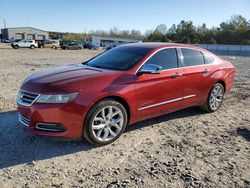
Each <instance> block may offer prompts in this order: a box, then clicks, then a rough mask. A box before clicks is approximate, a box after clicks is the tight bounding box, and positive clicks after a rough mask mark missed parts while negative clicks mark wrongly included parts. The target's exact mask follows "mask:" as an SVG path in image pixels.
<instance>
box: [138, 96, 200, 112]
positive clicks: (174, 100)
mask: <svg viewBox="0 0 250 188" xmlns="http://www.w3.org/2000/svg"><path fill="white" fill-rule="evenodd" d="M195 96H196V95H187V96H184V97H180V98H176V99H172V100H167V101H164V102H160V103H156V104H152V105H149V106H145V107H142V108H138V111H141V110H146V109H148V108H153V107H157V106H161V105H164V104H169V103H172V102H177V101H181V100H185V99H189V98H192V97H195Z"/></svg>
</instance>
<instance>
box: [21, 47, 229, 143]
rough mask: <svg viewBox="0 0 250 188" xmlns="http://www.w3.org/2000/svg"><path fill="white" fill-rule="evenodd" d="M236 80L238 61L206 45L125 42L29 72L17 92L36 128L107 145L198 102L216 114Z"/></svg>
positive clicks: (23, 113)
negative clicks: (136, 125) (130, 127)
mask: <svg viewBox="0 0 250 188" xmlns="http://www.w3.org/2000/svg"><path fill="white" fill-rule="evenodd" d="M233 82H234V66H233V65H232V64H231V63H230V62H229V61H227V60H224V59H222V58H220V57H217V56H216V55H214V54H212V53H210V52H208V51H206V50H204V49H202V48H198V47H195V46H188V45H183V44H174V43H172V44H168V43H145V44H144V43H137V44H127V45H121V46H118V47H115V48H113V49H112V50H109V51H106V52H104V53H102V54H101V55H98V56H97V57H95V58H92V59H90V60H88V61H86V62H84V63H82V64H75V65H68V66H64V67H60V68H56V69H52V70H48V71H42V72H40V73H35V74H33V75H31V76H30V77H28V78H26V80H25V81H24V83H23V85H22V86H21V89H20V91H19V94H18V97H17V105H18V111H19V121H20V122H21V123H22V124H24V125H26V126H27V127H28V129H29V130H30V131H32V132H33V133H36V134H40V135H44V136H54V137H63V138H79V137H85V138H86V139H87V140H88V141H89V142H91V143H93V144H95V145H98V146H100V145H105V144H109V143H111V142H113V141H115V140H116V139H117V138H118V137H119V136H120V135H121V134H122V132H123V131H124V130H125V128H126V126H127V125H130V124H134V123H135V122H138V121H142V120H145V119H149V118H152V117H156V116H160V115H163V114H167V113H171V112H174V111H177V110H181V109H184V108H188V107H191V106H199V107H201V108H202V109H204V110H205V111H206V112H214V111H216V110H218V109H219V107H220V106H221V104H222V102H223V99H224V95H225V94H226V93H227V92H228V91H229V90H230V89H231V87H232V85H233ZM218 115H219V114H217V116H218Z"/></svg>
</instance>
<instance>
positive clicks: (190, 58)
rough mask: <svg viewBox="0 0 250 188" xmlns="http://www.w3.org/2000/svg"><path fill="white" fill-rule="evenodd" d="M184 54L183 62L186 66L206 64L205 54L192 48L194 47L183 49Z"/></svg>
mask: <svg viewBox="0 0 250 188" xmlns="http://www.w3.org/2000/svg"><path fill="white" fill-rule="evenodd" d="M181 51H182V54H183V63H184V66H186V67H189V66H196V65H203V64H205V61H204V56H203V54H202V53H201V52H200V51H196V50H192V49H185V48H183V49H181Z"/></svg>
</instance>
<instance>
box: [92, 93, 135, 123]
mask: <svg viewBox="0 0 250 188" xmlns="http://www.w3.org/2000/svg"><path fill="white" fill-rule="evenodd" d="M105 99H113V100H116V101H117V102H120V103H121V104H122V105H123V106H124V108H125V110H126V112H127V115H128V123H129V122H130V118H131V109H130V106H129V104H128V102H127V101H126V99H124V98H123V97H121V96H117V95H110V96H105V97H103V98H101V99H99V100H98V101H96V102H95V104H96V103H98V102H100V101H102V100H105Z"/></svg>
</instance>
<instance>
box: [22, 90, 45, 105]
mask: <svg viewBox="0 0 250 188" xmlns="http://www.w3.org/2000/svg"><path fill="white" fill-rule="evenodd" d="M39 96H40V94H36V93H30V92H27V91H23V90H20V91H19V93H18V97H17V104H20V105H22V106H31V105H32V104H33V103H34V102H35V101H36V100H37V99H38V97H39Z"/></svg>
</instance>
